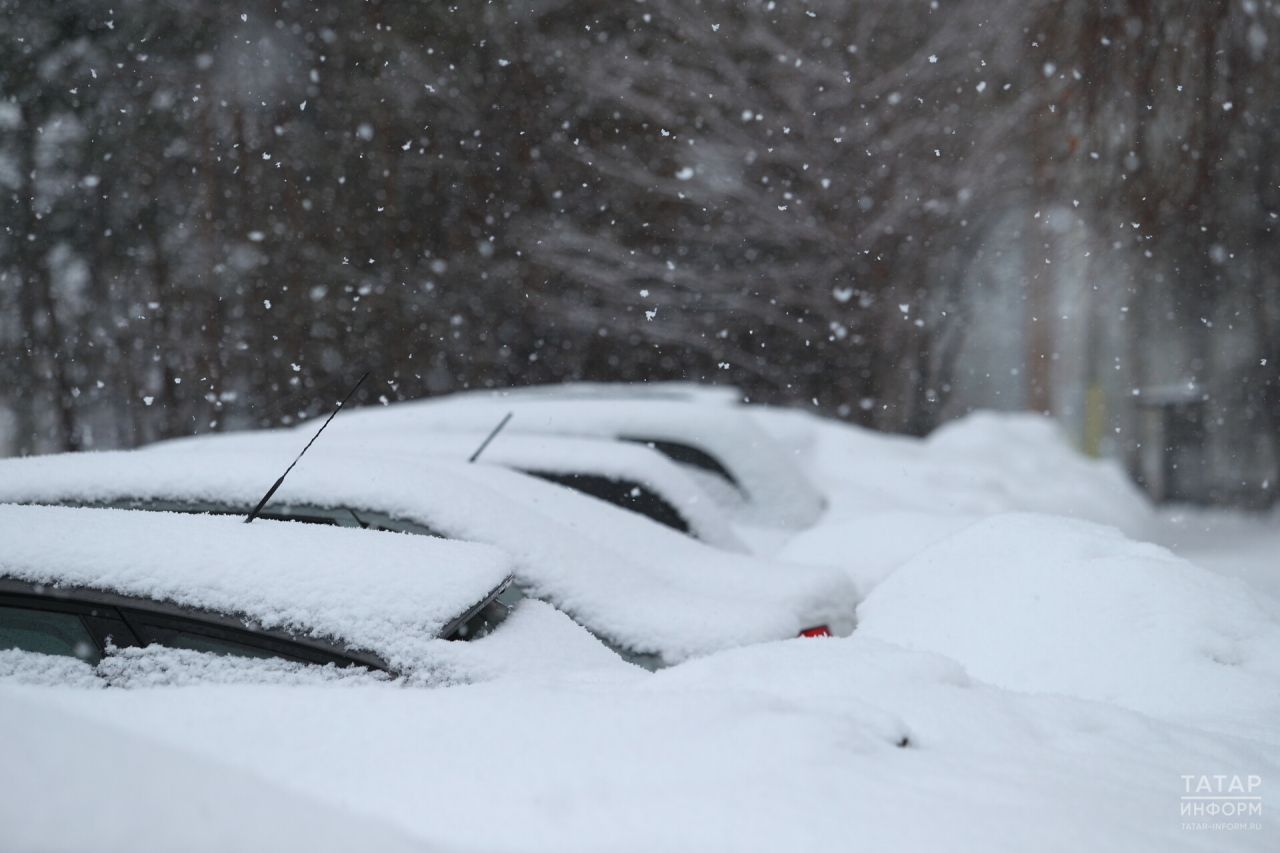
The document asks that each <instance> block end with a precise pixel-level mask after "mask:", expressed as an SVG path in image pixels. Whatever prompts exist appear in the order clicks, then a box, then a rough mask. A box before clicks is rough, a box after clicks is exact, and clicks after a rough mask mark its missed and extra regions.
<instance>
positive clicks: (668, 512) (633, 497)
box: [524, 470, 693, 535]
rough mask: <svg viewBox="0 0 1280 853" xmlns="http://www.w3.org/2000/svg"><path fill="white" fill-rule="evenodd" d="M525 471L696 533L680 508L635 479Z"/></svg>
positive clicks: (668, 524)
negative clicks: (691, 529)
mask: <svg viewBox="0 0 1280 853" xmlns="http://www.w3.org/2000/svg"><path fill="white" fill-rule="evenodd" d="M524 473H526V474H529V475H530V476H533V477H537V478H539V479H542V480H547V481H548V482H551V483H559V484H560V485H562V486H567V487H569V488H570V489H574V490H575V491H579V492H582V493H583V494H586V495H591V496H592V497H594V498H599V499H600V500H602V501H607V502H609V503H611V504H614V505H615V506H620V507H622V508H623V509H629V510H631V511H632V512H638V513H640V514H641V515H643V516H647V517H649V518H651V519H653V520H654V521H656V522H658V523H659V524H665V525H666V526H667V527H670V528H671V529H673V530H678V531H680V532H681V533H689V535H693V534H692V533H690V531H689V522H687V521H685V518H684V516H683V515H681V514H680V511H679V510H677V509H676V508H675V507H674V506H672V505H671V504H670V503H669V502H668V501H667V500H665V499H664V498H663V497H662V496H661V495H659V494H658V493H656V492H654V491H653V490H651V489H649V488H646V487H645V486H643V485H641V484H640V483H637V482H635V481H634V480H626V479H621V478H617V479H615V478H612V477H603V476H600V475H599V474H558V473H555V472H552V471H533V470H525V472H524Z"/></svg>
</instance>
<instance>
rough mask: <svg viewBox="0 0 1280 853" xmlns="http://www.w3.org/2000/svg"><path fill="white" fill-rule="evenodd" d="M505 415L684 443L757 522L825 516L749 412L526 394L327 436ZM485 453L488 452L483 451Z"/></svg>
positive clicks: (368, 417)
mask: <svg viewBox="0 0 1280 853" xmlns="http://www.w3.org/2000/svg"><path fill="white" fill-rule="evenodd" d="M507 412H514V413H515V416H514V417H513V418H512V419H511V422H510V424H508V425H507V427H506V432H507V433H521V432H526V433H528V432H532V433H552V434H558V435H576V436H596V437H608V438H632V439H643V440H647V441H670V442H678V443H681V444H687V445H689V446H692V447H695V448H697V449H700V450H703V451H705V452H707V453H709V454H710V455H711V456H713V457H715V458H716V459H717V460H718V461H719V462H720V463H721V464H722V465H723V466H724V467H725V468H726V469H727V470H728V471H729V472H730V473H731V474H732V475H733V477H734V478H735V479H736V480H737V484H738V487H739V488H740V489H741V491H742V492H743V493H744V494H745V496H746V498H747V504H746V506H745V510H747V511H748V512H749V518H747V519H745V520H748V521H750V522H751V523H754V524H761V525H767V526H773V527H781V528H803V527H807V526H808V525H810V524H813V523H814V522H815V521H816V520H817V519H818V517H819V516H820V515H821V514H822V510H823V507H824V500H823V497H822V494H821V493H820V492H819V491H818V490H817V489H816V488H814V486H813V485H812V484H811V483H810V482H809V481H808V480H806V479H805V477H804V475H803V474H802V473H801V471H800V469H799V467H798V466H797V465H796V463H795V461H794V460H792V459H791V458H789V457H788V455H787V454H786V453H785V452H784V451H783V449H782V448H781V447H780V446H779V445H778V444H777V443H776V442H775V441H774V440H773V439H772V438H771V437H770V436H769V435H768V434H767V433H766V432H765V431H764V430H762V429H761V428H760V427H759V426H757V425H756V424H755V422H753V421H752V420H751V418H750V417H749V415H748V414H747V413H746V411H745V410H742V409H738V408H735V407H730V406H724V405H706V404H699V403H692V402H680V401H673V400H662V399H609V400H598V399H541V398H536V397H535V396H534V395H529V394H512V395H509V396H503V395H501V394H494V395H488V396H483V397H479V396H476V397H473V396H467V395H463V396H459V397H447V398H441V399H438V400H425V401H422V400H420V401H415V402H408V403H397V404H395V405H393V406H387V407H385V408H365V409H360V410H357V411H354V412H346V413H342V414H340V415H339V416H338V417H336V418H334V420H333V424H332V425H331V426H330V430H331V431H333V432H335V433H337V432H352V433H357V434H361V435H368V434H370V433H376V432H381V431H386V430H406V429H407V430H437V431H438V430H459V429H462V430H478V431H481V432H488V431H489V430H491V429H493V427H494V426H496V425H497V424H498V422H499V421H500V420H502V418H503V416H504V415H506V413H507ZM486 452H488V451H486Z"/></svg>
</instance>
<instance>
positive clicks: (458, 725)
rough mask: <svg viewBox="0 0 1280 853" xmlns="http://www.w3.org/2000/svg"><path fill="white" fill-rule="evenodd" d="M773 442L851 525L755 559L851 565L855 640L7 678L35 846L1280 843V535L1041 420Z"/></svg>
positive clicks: (4, 785)
mask: <svg viewBox="0 0 1280 853" xmlns="http://www.w3.org/2000/svg"><path fill="white" fill-rule="evenodd" d="M754 417H755V419H756V421H757V423H758V424H759V425H760V426H761V427H763V428H764V429H765V430H766V431H767V432H768V433H770V434H772V435H773V436H774V437H776V438H777V439H778V441H779V442H780V444H781V445H782V447H783V448H784V449H785V451H786V452H787V453H789V454H790V455H791V456H792V457H793V458H794V459H795V460H796V462H797V464H798V465H799V466H800V469H801V470H802V471H804V472H805V473H806V474H807V476H808V477H809V478H810V479H811V480H812V481H813V483H814V484H815V485H816V486H817V487H818V488H819V490H820V491H822V492H823V493H824V494H825V497H826V499H827V503H828V509H827V510H826V513H825V515H824V516H823V517H822V518H821V519H820V520H819V521H818V523H817V524H816V525H814V526H811V527H809V528H808V529H806V530H803V531H800V532H795V531H791V532H789V533H787V534H786V535H784V534H782V533H780V532H777V531H774V532H772V533H769V532H761V531H754V532H753V531H744V538H748V539H751V537H753V536H754V539H752V544H753V545H754V546H755V547H756V548H757V549H759V550H767V551H770V552H772V553H773V554H775V555H776V556H778V557H780V558H783V559H787V560H792V561H796V562H803V563H813V564H822V565H835V566H839V567H840V568H842V569H844V570H845V571H846V572H848V573H849V575H850V576H851V577H852V578H853V579H854V581H855V583H856V584H857V586H858V588H859V590H860V591H861V593H862V595H863V596H864V600H863V602H862V604H861V605H860V607H859V617H860V625H859V627H858V629H857V630H856V631H855V632H854V633H853V635H852V636H850V637H846V638H812V639H809V638H800V639H794V640H786V641H781V642H774V643H765V644H758V645H753V646H747V647H744V648H737V649H731V650H728V651H723V652H719V653H716V654H711V655H707V656H704V657H700V658H697V659H694V660H691V661H688V662H686V663H684V664H681V665H679V666H676V667H673V668H670V669H667V670H664V671H661V672H658V673H648V672H645V671H642V670H639V669H637V668H635V667H632V666H629V665H627V664H624V663H622V662H621V661H620V660H619V659H617V658H615V657H613V656H612V655H610V654H609V653H608V652H607V651H606V650H605V649H604V648H603V647H602V646H600V645H599V644H598V643H597V642H596V641H595V640H594V639H593V638H592V637H590V635H588V634H586V633H585V631H582V630H581V629H579V628H577V626H575V625H574V624H573V623H571V622H569V621H568V620H567V619H565V618H564V617H563V616H562V615H561V614H559V613H557V612H556V611H554V610H552V609H551V608H550V607H548V606H547V605H545V604H542V603H539V602H525V603H523V604H522V605H521V606H520V608H518V609H517V611H516V612H515V613H513V615H512V617H511V619H509V620H508V622H507V624H506V625H504V626H503V629H502V630H500V631H497V632H495V633H494V634H492V635H490V636H489V637H486V638H484V639H482V640H478V641H475V642H474V643H470V644H466V646H465V647H460V651H459V654H465V655H467V656H469V657H468V660H467V664H468V666H469V667H470V669H469V671H471V672H473V673H476V677H474V678H473V679H472V683H469V684H465V685H459V686H454V687H448V688H439V689H420V688H412V687H400V688H395V687H392V686H390V685H387V684H384V683H377V684H373V683H371V684H360V683H351V682H343V683H336V682H335V683H319V682H317V683H315V684H305V683H302V684H288V685H280V684H262V683H238V684H202V685H198V686H187V687H171V686H170V687H140V688H136V689H114V690H103V689H95V690H88V689H80V688H74V687H41V686H34V685H30V684H17V683H12V682H10V683H9V684H7V685H3V686H0V716H2V717H3V719H4V720H5V721H6V724H7V729H8V730H9V731H21V732H27V733H28V739H29V740H30V742H31V743H34V744H35V745H33V746H27V747H24V750H23V751H22V752H21V754H20V758H21V760H18V761H6V762H0V827H8V826H20V827H21V828H22V831H21V833H19V834H17V835H16V836H12V837H13V838H16V841H15V842H14V843H12V844H8V845H7V848H12V849H19V850H27V849H31V850H34V849H45V848H47V849H78V848H82V847H83V846H84V844H85V843H86V839H88V838H93V839H94V844H95V847H105V848H106V849H124V848H125V847H126V846H130V847H132V846H134V845H132V844H130V843H129V842H128V841H127V839H131V838H136V837H138V836H139V834H140V835H141V836H142V837H144V838H147V839H148V840H150V839H154V838H161V837H162V835H161V834H157V833H160V831H161V830H163V831H167V832H173V831H175V828H176V830H177V831H179V832H180V831H181V830H182V828H183V827H189V828H190V832H191V833H192V837H197V836H198V837H201V838H203V837H204V836H205V834H206V833H207V832H208V831H210V830H209V828H210V827H214V829H215V831H221V832H227V833H230V832H233V830H234V832H235V833H237V834H233V835H228V836H227V837H228V838H230V839H231V840H230V841H229V842H228V843H227V844H226V845H224V847H223V849H242V848H243V849H257V848H258V847H265V846H268V845H266V844H263V843H262V842H263V840H264V839H272V840H274V839H278V837H279V835H280V830H281V827H289V826H293V825H295V824H297V825H299V826H302V825H303V824H307V825H306V827H305V828H306V830H307V832H308V833H310V834H307V835H301V834H300V835H298V836H297V837H296V841H294V840H293V839H292V838H291V839H290V841H288V842H285V843H280V844H277V845H276V846H275V847H273V849H282V850H288V849H312V847H314V846H316V845H314V844H313V843H312V841H311V840H310V839H312V838H313V837H314V836H315V834H316V830H317V827H318V826H322V827H328V826H333V827H335V828H334V829H333V834H332V838H339V839H340V838H346V837H350V836H347V835H343V833H351V832H354V833H360V832H368V833H369V835H368V837H369V839H370V845H371V846H372V847H382V848H385V849H392V848H394V846H395V845H397V844H399V845H402V846H403V845H408V844H416V843H421V844H422V845H424V849H444V850H500V851H508V850H509V851H544V850H545V851H565V850H582V851H586V850H591V851H597V850H610V851H613V850H619V851H626V850H636V851H641V850H644V851H649V850H664V851H665V850H690V851H693V850H696V851H706V850H723V851H741V850H761V851H764V850H770V851H771V850H782V849H786V850H791V849H838V850H839V849H865V850H885V851H936V850H974V851H978V850H982V851H987V850H1017V851H1023V850H1025V851H1041V850H1063V851H1077V850H1086V849H1087V850H1116V851H1148V850H1149V851H1167V850H1214V851H1217V850H1259V851H1272V850H1276V849H1280V829H1278V828H1277V824H1276V820H1275V817H1274V816H1273V814H1272V810H1273V809H1275V808H1277V807H1280V599H1277V598H1273V595H1276V594H1277V592H1280V583H1277V580H1276V574H1277V573H1276V570H1275V569H1274V568H1272V566H1273V565H1274V564H1273V562H1272V561H1271V560H1270V559H1269V556H1268V554H1269V553H1280V552H1278V551H1277V549H1276V547H1273V546H1280V522H1278V521H1277V520H1276V519H1275V518H1274V517H1262V518H1256V519H1248V518H1245V517H1242V516H1239V515H1234V514H1228V513H1200V512H1190V511H1186V510H1171V511H1167V512H1166V511H1162V512H1159V513H1157V512H1155V511H1154V510H1152V509H1151V508H1150V507H1149V506H1148V505H1147V504H1146V502H1145V501H1144V499H1143V498H1142V497H1141V495H1140V493H1139V492H1138V491H1137V490H1136V489H1135V488H1134V487H1133V486H1132V485H1131V484H1130V483H1129V482H1128V481H1127V480H1126V479H1125V477H1124V476H1123V474H1122V473H1121V472H1119V471H1118V470H1117V469H1116V468H1114V467H1113V466H1111V465H1109V464H1107V463H1103V462H1097V461H1093V460H1088V459H1085V458H1083V457H1081V456H1079V455H1078V454H1076V453H1075V452H1074V451H1072V450H1071V449H1070V448H1069V447H1068V445H1067V444H1066V443H1065V442H1064V441H1063V440H1062V439H1061V438H1060V436H1059V435H1058V433H1057V431H1056V430H1055V429H1054V428H1053V427H1052V425H1051V424H1050V423H1048V422H1047V421H1044V420H1043V419H1040V418H1035V417H1031V416H1024V415H993V414H979V415H975V416H972V417H970V418H967V419H965V420H963V421H960V422H957V423H955V424H952V425H949V426H948V427H946V428H944V429H941V430H939V431H938V432H937V433H935V434H934V435H933V436H930V437H929V438H928V439H926V440H922V441H920V440H913V439H906V438H901V437H889V436H882V435H878V434H874V433H870V432H867V431H865V430H859V429H855V428H851V427H847V426H843V425H839V424H835V423H831V422H826V421H821V420H819V419H817V418H814V417H811V416H808V415H804V414H800V413H794V412H783V411H777V410H765V409H759V410H755V414H754ZM1167 549H1172V550H1167ZM463 649H465V651H463ZM64 738H65V744H66V746H65V747H64V745H63V739H64ZM24 742H25V741H24ZM51 743H52V744H53V745H51ZM80 745H84V746H83V748H84V749H85V750H86V751H88V752H90V753H92V754H93V756H94V758H93V760H94V761H96V762H99V763H102V762H107V761H108V760H111V761H112V764H113V772H112V774H111V775H110V781H111V783H112V784H111V785H110V788H111V797H110V798H108V799H107V800H106V801H105V802H106V803H107V805H106V806H102V807H95V808H97V811H94V812H90V813H89V816H88V817H83V818H81V819H77V818H79V817H81V815H84V812H82V811H78V809H77V806H76V798H77V797H80V796H87V794H83V793H81V789H80V788H76V789H74V790H72V791H71V792H70V793H68V791H66V790H64V789H63V788H61V787H59V785H60V783H61V782H62V777H63V776H64V775H65V774H64V773H61V772H57V770H58V768H61V767H64V766H70V763H71V760H70V758H69V757H68V756H67V755H65V754H64V753H65V752H66V751H70V750H72V749H76V750H79V749H80V748H81V746H80ZM112 755H114V756H115V758H114V759H110V758H109V756H112ZM51 768H52V769H51ZM157 778H161V779H165V778H172V779H174V780H176V782H175V787H174V788H173V789H172V790H173V791H178V792H182V791H187V790H190V791H191V792H192V793H191V796H192V797H201V798H203V799H202V802H203V803H204V804H205V808H203V809H200V810H195V811H194V812H193V813H189V812H186V811H183V810H182V808H183V807H185V806H183V803H186V800H185V799H183V798H182V797H180V796H174V797H173V798H175V799H178V800H181V801H182V802H180V803H179V804H177V805H175V806H174V810H173V811H172V812H164V814H171V815H172V816H171V817H169V818H166V820H162V821H158V822H157V821H156V819H155V815H156V813H157V810H158V808H157V807H156V806H155V805H154V803H152V802H151V801H149V800H146V799H145V798H144V796H143V795H142V794H140V795H139V796H138V797H134V798H130V797H129V796H127V794H124V793H121V792H122V791H129V790H132V786H133V784H134V781H135V780H137V781H138V782H139V783H142V782H145V783H147V784H150V785H152V786H153V787H154V783H155V780H156V779H157ZM241 779H242V780H244V785H245V788H244V790H249V791H252V792H255V796H252V797H245V796H242V795H241V793H240V792H241V789H240V788H238V787H237V786H236V780H241ZM33 780H34V781H33ZM193 780H196V781H199V783H200V785H201V786H203V787H200V788H199V789H198V790H197V787H196V786H194V782H193ZM83 787H84V786H82V788H83ZM137 790H139V791H142V792H146V791H150V790H151V788H147V787H145V785H143V786H140V787H138V789H137ZM166 791H169V789H166ZM257 792H261V795H257ZM170 794H171V792H170ZM170 794H166V795H170ZM42 795H47V797H48V798H49V799H50V800H55V801H67V805H66V808H65V810H59V809H55V808H49V807H40V803H42V802H45V800H42V799H41V796H42ZM1193 797H1194V798H1197V799H1189V798H1193ZM1210 798H1211V799H1210ZM246 800H248V801H249V802H246ZM33 804H34V805H33ZM188 805H189V804H188ZM1241 809H1242V810H1243V814H1237V811H1238V810H1241ZM310 814H316V815H323V816H325V819H326V820H327V821H329V823H326V824H316V823H311V822H310V818H309V817H308V815H310ZM272 815H274V816H275V817H274V818H273V817H272ZM93 820H109V821H114V822H115V823H112V824H111V825H112V827H114V829H115V830H117V831H116V834H114V835H113V834H111V833H103V834H98V835H92V836H91V835H88V834H87V833H86V832H85V829H84V828H85V825H86V823H87V822H91V821H93ZM157 825H158V826H159V827H160V828H161V829H160V830H155V831H154V832H152V828H153V827H154V826H157ZM120 827H124V828H125V830H124V831H118V830H119V828H120ZM77 833H79V834H77ZM131 833H132V835H131ZM148 833H152V834H150V835H148ZM322 834H324V833H322ZM171 837H172V836H171V835H170V836H163V839H167V838H171ZM286 837H289V836H287V834H286ZM42 839H53V842H52V843H44V844H43V845H42V844H40V843H39V842H40V841H41V840H42ZM326 839H327V840H328V841H329V842H331V841H332V839H331V838H330V837H329V836H328V835H326ZM5 840H8V839H5ZM150 843H151V846H152V847H163V846H165V845H164V843H163V840H161V841H150ZM113 845H114V848H113ZM330 846H332V843H330ZM339 846H340V845H339ZM0 847H6V845H5V844H2V843H0ZM321 849H323V848H321Z"/></svg>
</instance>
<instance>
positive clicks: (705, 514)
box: [146, 424, 747, 552]
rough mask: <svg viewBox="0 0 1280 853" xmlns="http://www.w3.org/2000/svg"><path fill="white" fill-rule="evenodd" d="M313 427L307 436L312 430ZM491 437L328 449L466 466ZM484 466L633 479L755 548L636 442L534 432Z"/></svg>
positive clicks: (686, 480) (288, 435)
mask: <svg viewBox="0 0 1280 853" xmlns="http://www.w3.org/2000/svg"><path fill="white" fill-rule="evenodd" d="M312 428H313V425H312V424H307V425H306V426H305V427H304V428H302V431H304V432H305V431H306V430H308V429H312ZM487 435H488V432H468V431H445V432H431V433H424V432H423V431H422V430H379V431H378V432H377V433H376V434H375V435H365V434H363V433H360V432H358V431H353V430H345V431H332V432H330V431H326V432H325V437H324V439H323V440H324V442H325V444H324V446H325V450H326V452H331V451H334V450H338V451H342V452H348V451H356V452H359V453H369V452H370V451H376V453H377V454H378V455H380V456H387V457H396V458H403V459H414V458H419V457H423V456H426V457H431V458H443V459H452V460H455V461H466V460H467V459H469V458H470V457H471V455H472V454H473V453H475V451H476V449H477V448H479V447H480V445H481V443H482V442H484V440H485V438H486V437H487ZM298 446H299V432H298V431H295V430H246V431H244V432H236V433H222V434H217V435H200V436H192V437H188V438H179V439H173V440H170V441H163V442H158V443H156V444H152V445H149V446H148V447H147V448H146V449H147V451H148V452H150V451H168V450H176V451H200V450H202V449H204V448H210V447H213V448H217V449H220V450H226V451H229V450H249V451H263V450H280V451H281V452H287V451H290V450H292V451H294V452H296V451H297V449H298ZM483 463H484V464H497V465H505V466H507V467H509V468H516V469H518V470H521V471H530V472H537V473H547V474H553V475H575V474H578V475H581V474H592V475H598V476H603V477H607V478H612V479H615V480H628V481H631V482H634V483H636V484H638V485H640V486H643V487H644V488H647V489H649V490H650V491H652V492H653V493H654V494H656V495H659V496H660V497H662V498H663V499H664V500H666V501H667V502H668V503H670V504H671V506H672V508H673V509H675V510H676V511H677V512H678V513H679V514H680V516H681V518H682V519H683V520H684V521H685V522H686V523H687V524H688V526H689V530H690V532H691V533H692V534H693V535H695V536H696V537H697V538H699V539H701V540H702V541H704V542H706V543H708V544H711V545H715V546H716V547H718V548H728V549H729V550H733V551H743V552H745V551H746V550H747V548H746V546H745V545H744V544H743V543H742V541H741V540H740V539H739V538H738V535H737V534H736V533H734V531H733V528H732V527H731V526H730V524H729V522H728V520H727V519H726V518H725V515H724V512H723V511H722V510H721V509H720V507H719V506H717V504H716V502H715V501H714V500H712V499H711V498H710V497H709V496H708V495H707V494H706V492H704V491H703V490H702V489H701V488H700V487H699V486H698V484H697V483H696V482H695V481H694V480H693V479H691V478H690V476H689V474H688V473H687V472H686V471H685V470H684V469H683V468H682V467H681V466H679V465H677V464H676V463H674V462H672V461H671V460H670V459H668V458H667V457H666V456H663V455H662V454H661V453H658V452H657V451H656V450H653V449H652V448H649V447H645V446H643V445H639V444H633V443H629V442H619V441H613V440H611V439H602V438H593V437H589V436H557V435H531V434H528V433H525V434H520V433H515V434H508V433H505V432H504V433H502V434H500V435H498V436H497V437H496V438H495V439H494V440H493V441H491V442H490V443H489V444H488V445H487V446H486V447H485V449H484V456H483Z"/></svg>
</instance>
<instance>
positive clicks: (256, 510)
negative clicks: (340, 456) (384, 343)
mask: <svg viewBox="0 0 1280 853" xmlns="http://www.w3.org/2000/svg"><path fill="white" fill-rule="evenodd" d="M368 378H369V371H367V370H366V371H365V372H364V376H361V377H360V379H359V380H358V381H357V382H356V384H355V385H353V386H352V387H351V390H350V391H348V392H347V396H345V397H343V398H342V402H341V403H339V404H338V407H337V408H336V409H334V410H333V411H332V412H331V413H330V414H329V417H328V419H327V420H326V421H325V422H324V423H323V424H321V425H320V429H318V430H316V434H315V435H313V436H311V440H310V441H308V442H307V446H306V447H304V448H302V453H306V452H307V451H308V450H310V449H311V445H313V444H315V443H316V439H317V438H319V437H320V433H322V432H324V428H325V427H327V426H328V425H329V421H331V420H333V416H334V415H336V414H338V412H340V411H341V410H342V407H343V406H345V405H346V404H347V401H348V400H350V399H351V395H352V394H354V393H356V389H357V388H359V387H360V383H361V382H364V381H365V380H366V379H368ZM302 453H299V454H298V457H297V459H294V460H293V461H292V462H291V463H289V467H288V468H285V469H284V473H283V474H281V475H280V479H279V480H276V482H275V485H273V486H272V487H271V488H269V489H267V493H266V494H265V495H263V496H262V500H260V501H258V505H257V506H255V507H254V508H253V512H251V513H249V514H248V515H247V516H245V519H244V523H245V524H248V523H249V522H251V521H253V520H254V519H255V518H257V517H258V513H260V512H262V508H263V507H264V506H266V505H267V501H269V500H271V496H272V495H274V494H275V493H276V489H278V488H280V484H281V483H283V482H284V478H285V477H288V476H289V472H290V471H292V470H293V466H294V465H297V464H298V459H301V458H302Z"/></svg>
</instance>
